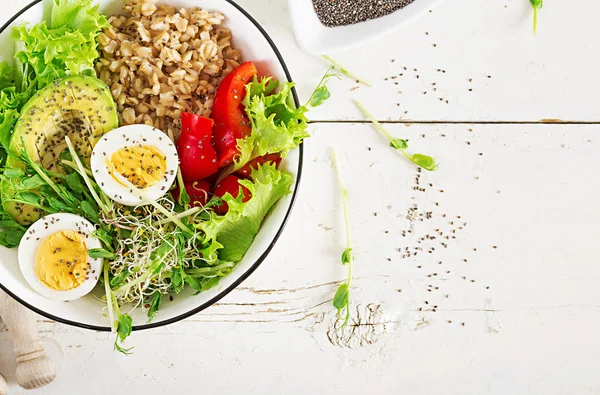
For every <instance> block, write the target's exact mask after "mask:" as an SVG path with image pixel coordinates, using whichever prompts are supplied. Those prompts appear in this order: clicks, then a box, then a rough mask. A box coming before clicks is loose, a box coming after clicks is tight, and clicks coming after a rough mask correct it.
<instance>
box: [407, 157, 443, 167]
mask: <svg viewBox="0 0 600 395" xmlns="http://www.w3.org/2000/svg"><path fill="white" fill-rule="evenodd" d="M410 158H411V161H412V162H413V163H414V164H416V165H418V166H421V167H422V168H423V169H425V170H429V171H434V170H436V169H437V168H438V164H437V163H436V162H435V160H434V159H433V158H432V157H431V156H429V155H424V154H412V155H411V156H410Z"/></svg>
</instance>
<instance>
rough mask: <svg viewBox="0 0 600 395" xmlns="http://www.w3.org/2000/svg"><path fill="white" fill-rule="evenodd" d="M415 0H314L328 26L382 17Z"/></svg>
mask: <svg viewBox="0 0 600 395" xmlns="http://www.w3.org/2000/svg"><path fill="white" fill-rule="evenodd" d="M413 1H414V0H313V6H314V8H315V12H316V13H317V16H318V17H319V20H320V21H321V23H322V24H323V25H325V26H328V27H336V26H345V25H352V24H354V23H358V22H363V21H367V20H370V19H376V18H380V17H382V16H385V15H388V14H391V13H392V12H394V11H396V10H399V9H401V8H404V7H406V6H407V5H409V4H410V3H412V2H413Z"/></svg>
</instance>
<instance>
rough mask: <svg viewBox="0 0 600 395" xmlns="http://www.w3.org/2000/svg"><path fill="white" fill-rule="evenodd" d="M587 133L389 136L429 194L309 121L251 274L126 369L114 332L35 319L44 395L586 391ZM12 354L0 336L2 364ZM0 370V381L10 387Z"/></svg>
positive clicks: (592, 198) (594, 154) (594, 185)
mask: <svg viewBox="0 0 600 395" xmlns="http://www.w3.org/2000/svg"><path fill="white" fill-rule="evenodd" d="M595 129H596V127H595V126H593V125H413V126H410V127H408V126H404V125H393V126H390V127H389V130H390V132H391V133H392V134H394V135H395V136H398V137H405V138H408V139H409V144H410V146H411V149H413V150H415V151H420V152H425V153H429V154H431V155H434V156H435V157H436V158H437V159H438V161H439V162H440V168H439V169H438V170H437V171H436V172H432V173H425V172H424V173H420V174H421V177H420V181H419V187H420V188H424V189H425V191H424V192H423V191H419V190H414V189H413V188H414V187H415V186H416V185H415V177H416V176H417V174H418V172H417V170H416V168H415V167H414V166H412V165H410V164H408V163H407V162H406V161H405V160H404V159H403V158H402V157H400V156H399V155H398V154H397V153H396V152H394V151H393V150H392V149H391V148H389V147H388V146H387V144H386V143H385V142H384V141H382V139H381V138H380V137H379V136H378V135H377V134H376V133H375V132H374V131H373V130H371V128H370V127H369V126H367V125H345V124H342V125H340V124H336V125H331V124H317V125H314V127H313V134H314V137H313V138H312V139H310V140H309V141H308V142H307V144H306V152H307V154H306V161H305V163H306V166H305V170H304V179H303V181H302V186H301V189H300V191H301V192H300V196H299V201H298V203H297V205H296V208H295V211H294V214H293V216H292V219H291V221H290V223H289V225H288V228H287V229H286V231H285V232H284V234H283V236H282V238H281V241H280V242H279V243H278V244H277V246H276V247H275V249H274V251H273V253H272V255H271V256H270V257H269V258H268V259H267V260H266V261H265V262H264V264H263V265H262V266H261V267H260V268H259V269H258V270H257V271H256V273H255V274H253V275H252V276H251V277H250V279H248V280H247V281H246V282H245V283H244V284H243V285H242V286H241V287H240V288H239V289H237V290H236V291H234V292H232V293H231V294H230V295H229V296H227V297H226V298H224V299H223V300H222V301H221V302H220V303H219V304H218V305H217V306H214V307H212V308H210V309H208V310H206V311H205V312H203V313H201V314H198V315H196V316H194V317H192V318H191V319H188V320H186V321H184V322H181V323H178V324H174V325H172V326H169V327H166V328H160V329H156V330H151V331H143V332H139V333H134V335H133V336H132V338H131V340H130V341H129V342H128V343H129V344H130V345H135V346H136V348H135V352H134V354H133V355H131V356H129V357H121V356H119V355H118V354H116V353H115V352H114V351H112V349H111V348H112V347H111V341H112V337H111V336H110V335H108V334H104V333H95V332H89V331H84V330H78V329H74V328H70V327H66V326H63V325H59V324H54V323H51V322H47V321H44V320H41V322H40V326H41V329H42V332H43V335H44V336H45V338H46V342H47V345H48V347H49V349H50V351H51V354H52V356H53V357H54V358H55V359H56V360H57V361H58V364H59V371H58V379H57V381H56V383H54V384H52V385H51V386H49V387H47V388H46V389H42V390H40V391H39V393H40V394H56V393H69V391H71V390H72V389H73V388H83V387H84V386H85V388H86V393H88V394H89V395H93V394H104V393H106V392H109V391H118V393H127V392H131V393H142V392H144V393H148V394H179V393H182V392H184V391H192V390H193V389H194V388H196V389H197V388H199V386H200V387H201V388H202V391H203V392H206V393H222V394H236V393H239V392H240V391H242V390H243V391H244V392H245V393H249V394H263V393H265V389H269V390H270V392H272V393H284V392H286V393H292V394H296V393H323V392H326V391H329V392H330V393H339V392H341V391H346V392H348V393H353V394H354V393H378V392H379V393H399V392H406V393H410V394H427V393H445V394H479V393H488V394H506V393H516V394H524V393H549V394H550V393H551V394H560V393H569V394H570V393H583V392H584V391H588V392H590V393H594V391H597V390H598V389H599V388H600V378H598V375H597V374H596V371H597V367H598V365H597V362H598V361H597V358H596V355H597V354H598V352H600V340H599V339H598V336H597V333H598V331H599V330H600V321H599V320H598V319H597V316H598V312H599V311H600V310H599V309H600V289H599V288H598V286H597V282H598V279H599V278H600V266H598V264H597V262H596V259H595V258H594V257H596V256H598V254H599V253H600V246H599V244H598V243H597V242H596V236H597V231H596V228H597V224H598V223H600V208H598V205H597V204H594V203H593V202H596V201H598V200H599V199H600V188H599V186H600V185H599V184H600V182H599V181H598V180H596V179H595V178H593V177H589V175H588V174H590V172H589V170H588V169H590V168H592V169H593V168H597V167H598V166H600V146H599V145H598V143H597V142H596V140H597V139H596V136H595V135H596V130H595ZM331 146H336V147H338V149H339V152H340V157H341V164H342V166H343V171H344V174H345V178H346V182H347V186H348V189H349V192H350V199H351V210H350V215H351V221H352V224H353V239H354V247H355V253H356V264H355V277H354V280H353V285H352V293H351V301H352V306H353V311H354V312H353V318H354V319H355V320H356V321H357V322H355V323H354V324H353V326H352V327H351V328H350V329H349V330H348V331H345V332H338V333H335V332H334V331H332V330H331V328H332V324H333V323H334V321H335V312H334V309H333V307H332V306H331V304H330V303H331V298H332V295H333V293H334V292H335V289H336V286H337V284H338V283H339V282H340V281H342V280H343V279H344V278H345V273H346V272H345V268H344V267H343V266H342V265H341V264H340V263H339V257H340V253H341V251H342V250H343V248H344V247H343V244H342V243H343V232H341V229H342V228H341V227H342V218H341V215H340V214H341V212H340V211H341V209H340V204H339V196H338V190H337V186H336V180H335V174H334V171H333V169H332V167H331V161H330V156H329V152H330V150H329V147H331ZM481 154H482V155H481ZM430 184H431V185H430ZM442 190H443V192H441V191H442ZM436 203H437V204H436ZM413 204H416V205H417V207H418V209H417V210H416V211H414V212H411V210H410V208H411V207H412V205H413ZM428 212H430V213H431V214H430V215H427V213H428ZM375 213H376V215H375ZM444 214H445V215H446V216H445V217H444ZM407 216H409V217H410V218H412V221H411V220H410V219H407ZM459 216H460V218H459ZM421 219H423V221H421ZM465 223H466V225H465ZM461 228H462V229H461ZM436 229H439V230H438V231H436ZM409 230H410V231H411V232H408V231H409ZM439 232H441V234H440V233H439ZM403 234H405V235H406V236H405V237H403ZM427 235H429V237H428V236H427ZM432 236H433V237H436V238H435V239H431V237H432ZM446 236H448V237H449V238H448V239H446ZM423 237H424V239H423V240H421V238H423ZM454 237H456V238H454ZM441 243H445V244H447V245H448V247H447V248H446V247H444V246H443V244H441ZM494 246H496V247H497V248H494ZM407 247H408V251H410V253H411V256H410V257H403V255H406V254H405V253H403V252H399V251H398V248H400V249H401V250H402V251H406V248H407ZM418 248H422V250H418ZM434 248H435V249H434ZM475 249H476V250H475ZM429 251H432V252H431V253H429ZM415 252H416V253H417V255H416V256H415V255H414V253H415ZM388 258H389V259H391V260H388ZM465 259H466V261H465ZM439 262H442V263H441V264H440V263H439ZM473 280H474V282H473ZM487 287H489V289H488V288H487ZM436 306H437V307H436ZM434 309H435V311H433V310H434ZM449 321H451V322H449ZM463 323H464V326H463ZM340 335H342V338H340ZM343 336H346V337H349V339H350V340H349V341H346V340H348V339H345V338H343ZM345 346H350V348H348V347H345ZM9 348H10V344H9V341H8V336H7V335H6V334H0V355H9V351H8V350H9ZM6 359H7V358H2V359H0V361H1V362H0V371H3V373H5V374H6V375H8V376H9V380H11V379H12V377H13V376H11V374H13V373H12V372H13V370H14V366H13V365H11V362H10V361H7V360H6ZM11 366H13V367H12V368H11ZM99 374H101V375H102V377H99V376H98V375H99ZM90 380H94V382H96V383H98V385H96V386H87V383H89V382H90ZM16 393H18V392H16Z"/></svg>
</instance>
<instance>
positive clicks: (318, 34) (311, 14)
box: [288, 0, 440, 55]
mask: <svg viewBox="0 0 600 395" xmlns="http://www.w3.org/2000/svg"><path fill="white" fill-rule="evenodd" d="M357 1H359V2H360V1H361V0H357ZM439 1H440V0H415V1H414V2H413V3H411V4H409V5H407V6H406V7H404V8H402V9H399V10H397V11H395V12H393V13H391V14H389V15H386V16H383V17H381V18H377V19H372V20H369V21H365V22H360V23H356V24H354V25H347V26H339V27H327V26H325V25H323V24H322V23H321V21H320V20H319V17H318V16H317V13H316V12H315V9H314V8H313V1H312V0H288V3H289V10H290V18H291V20H292V26H293V29H294V33H295V35H296V41H297V42H298V45H300V47H301V48H302V49H304V50H305V51H306V52H309V53H313V54H319V55H320V54H325V53H334V52H340V51H344V50H347V49H350V48H352V47H356V46H358V45H360V44H364V43H365V42H368V41H371V40H374V39H376V38H379V37H381V36H384V35H385V34H389V33H390V32H392V31H393V30H394V29H396V28H398V27H400V26H402V25H403V24H405V23H407V22H409V21H411V20H412V19H414V18H416V17H418V16H419V15H421V14H423V13H425V12H428V11H429V10H430V9H431V8H432V7H433V6H434V5H435V4H436V3H437V2H439Z"/></svg>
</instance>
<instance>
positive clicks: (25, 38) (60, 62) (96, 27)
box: [12, 0, 109, 89]
mask: <svg viewBox="0 0 600 395" xmlns="http://www.w3.org/2000/svg"><path fill="white" fill-rule="evenodd" d="M92 3H93V0H53V3H52V13H51V19H50V22H49V23H47V22H42V23H39V24H37V25H34V26H33V27H31V28H28V27H27V26H26V25H22V26H18V27H16V28H14V29H13V33H12V38H13V40H15V41H16V42H17V43H18V45H17V51H16V53H15V59H16V63H17V65H18V66H20V67H18V70H17V71H18V72H19V73H20V77H21V79H23V80H27V78H28V76H29V74H30V73H33V76H34V78H33V80H32V81H31V82H32V83H35V85H36V87H37V89H41V88H43V87H45V86H46V85H48V84H49V83H50V82H52V81H54V80H55V79H59V78H64V77H67V76H70V75H79V74H88V75H95V72H94V63H95V61H96V59H97V58H98V57H99V53H98V50H97V43H96V37H97V36H98V35H99V34H100V33H101V32H102V29H103V28H105V27H108V26H109V23H108V21H107V19H106V17H105V16H104V15H103V14H102V13H100V12H99V11H98V6H93V5H92Z"/></svg>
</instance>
